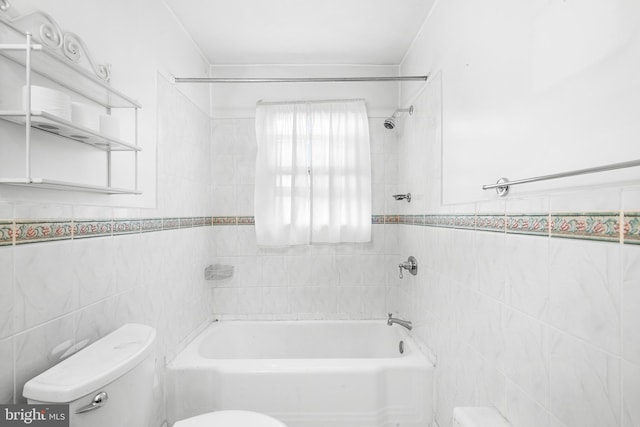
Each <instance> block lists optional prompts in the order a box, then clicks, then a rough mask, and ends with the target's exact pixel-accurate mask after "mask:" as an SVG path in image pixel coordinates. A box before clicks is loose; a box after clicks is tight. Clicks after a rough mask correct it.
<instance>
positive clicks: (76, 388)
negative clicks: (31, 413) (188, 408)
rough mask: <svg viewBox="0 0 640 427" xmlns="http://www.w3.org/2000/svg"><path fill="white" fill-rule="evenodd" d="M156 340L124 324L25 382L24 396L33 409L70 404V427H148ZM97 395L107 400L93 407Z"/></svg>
mask: <svg viewBox="0 0 640 427" xmlns="http://www.w3.org/2000/svg"><path fill="white" fill-rule="evenodd" d="M155 338H156V331H155V329H154V328H152V327H150V326H146V325H139V324H126V325H124V326H122V327H121V328H119V329H117V330H116V331H114V332H112V333H111V334H109V335H107V336H105V337H103V338H101V339H100V340H98V341H96V342H94V343H93V344H91V345H90V346H88V347H86V348H85V349H83V350H81V351H79V352H78V353H76V354H74V355H73V356H71V357H69V358H68V359H66V360H64V361H62V362H60V363H59V364H57V365H55V366H54V367H52V368H50V369H49V370H47V371H45V372H43V373H42V374H40V375H38V376H37V377H35V378H33V379H31V380H29V381H28V382H27V383H26V384H25V386H24V389H23V396H24V397H25V398H27V401H28V402H29V403H31V404H43V403H44V404H46V403H57V404H68V405H69V415H70V416H69V418H70V427H114V426H118V427H146V426H148V425H149V421H150V419H151V408H152V392H153V376H154V371H155V352H154V343H155ZM100 393H106V395H107V396H108V397H107V398H106V399H102V402H103V403H102V404H97V405H92V401H93V400H94V397H95V396H96V395H99V394H100ZM102 396H104V394H103V395H102ZM82 409H87V410H86V411H84V412H82V413H79V412H81V410H82Z"/></svg>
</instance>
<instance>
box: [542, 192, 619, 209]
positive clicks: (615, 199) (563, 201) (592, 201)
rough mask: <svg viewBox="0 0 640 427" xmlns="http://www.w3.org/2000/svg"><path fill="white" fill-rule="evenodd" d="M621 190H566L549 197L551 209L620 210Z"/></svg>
mask: <svg viewBox="0 0 640 427" xmlns="http://www.w3.org/2000/svg"><path fill="white" fill-rule="evenodd" d="M621 200H622V195H621V191H620V190H618V189H615V188H589V189H588V190H584V191H577V192H564V193H560V194H556V195H553V196H551V197H550V198H549V204H550V209H551V211H552V213H555V212H563V211H564V212H598V211H609V210H614V211H616V210H620V208H621V207H622V206H621V205H622V201H621Z"/></svg>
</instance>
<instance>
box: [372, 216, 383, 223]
mask: <svg viewBox="0 0 640 427" xmlns="http://www.w3.org/2000/svg"><path fill="white" fill-rule="evenodd" d="M371 224H373V225H380V224H384V215H371Z"/></svg>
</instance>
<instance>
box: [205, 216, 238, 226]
mask: <svg viewBox="0 0 640 427" xmlns="http://www.w3.org/2000/svg"><path fill="white" fill-rule="evenodd" d="M211 223H212V224H213V225H236V223H237V218H236V217H235V216H214V217H213V219H212V221H211Z"/></svg>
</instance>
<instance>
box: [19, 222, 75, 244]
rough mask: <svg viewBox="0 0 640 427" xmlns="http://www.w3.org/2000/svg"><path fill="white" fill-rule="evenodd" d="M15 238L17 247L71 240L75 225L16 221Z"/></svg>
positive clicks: (69, 223) (70, 223)
mask: <svg viewBox="0 0 640 427" xmlns="http://www.w3.org/2000/svg"><path fill="white" fill-rule="evenodd" d="M14 236H15V243H16V245H19V244H23V243H34V242H48V241H53V240H64V239H70V238H71V236H73V223H72V222H71V221H69V222H59V221H16V224H15V231H14Z"/></svg>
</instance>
